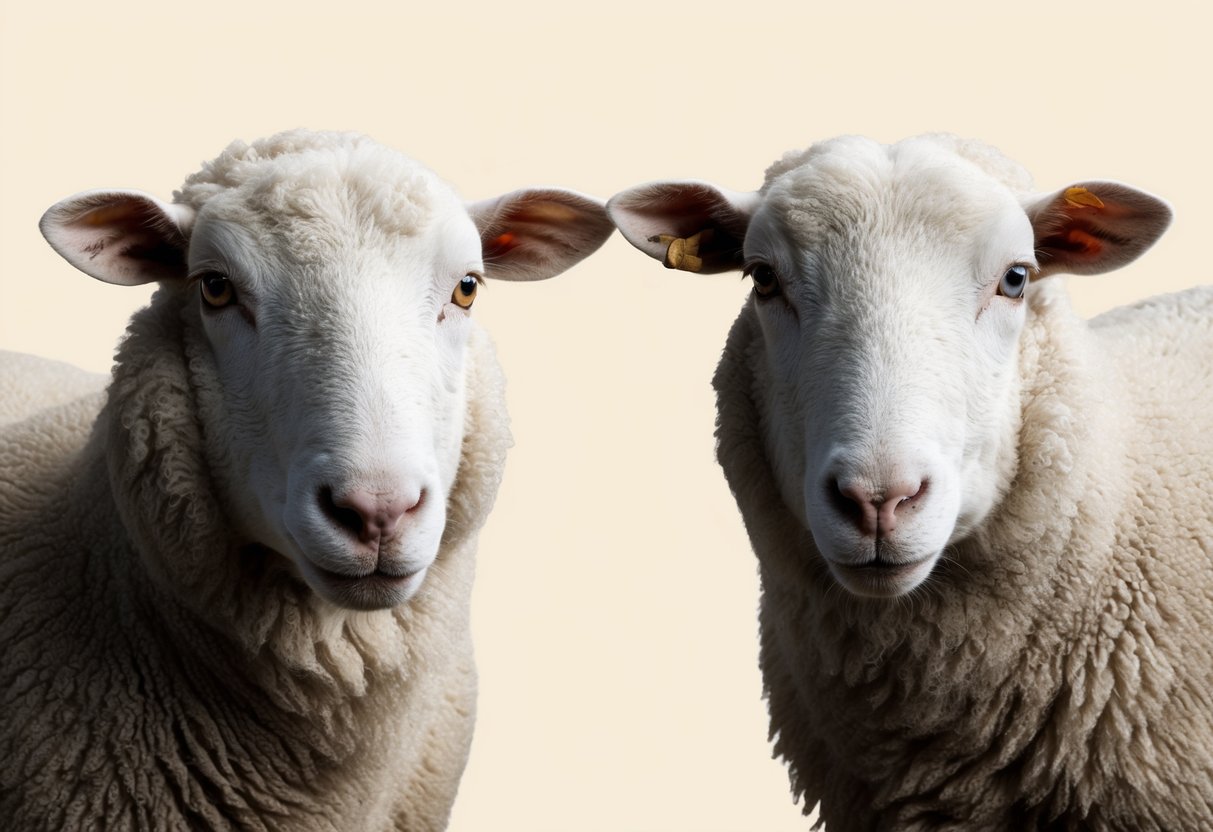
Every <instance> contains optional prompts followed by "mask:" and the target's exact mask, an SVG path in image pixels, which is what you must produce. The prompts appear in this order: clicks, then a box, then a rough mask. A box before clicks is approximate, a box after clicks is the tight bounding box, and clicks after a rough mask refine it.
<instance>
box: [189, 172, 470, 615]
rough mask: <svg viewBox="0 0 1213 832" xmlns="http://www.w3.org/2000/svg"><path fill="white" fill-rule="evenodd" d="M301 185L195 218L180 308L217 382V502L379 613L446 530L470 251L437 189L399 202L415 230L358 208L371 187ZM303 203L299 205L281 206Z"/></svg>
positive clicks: (213, 433) (325, 588)
mask: <svg viewBox="0 0 1213 832" xmlns="http://www.w3.org/2000/svg"><path fill="white" fill-rule="evenodd" d="M308 176H309V180H310V181H309V182H308V184H307V185H306V186H302V185H301V184H300V183H299V181H298V180H297V179H296V178H295V177H290V178H288V179H286V180H285V181H282V182H280V183H275V185H274V186H273V187H272V188H266V186H265V185H263V184H261V183H258V184H257V185H256V186H254V187H252V188H239V189H233V190H228V191H225V192H223V193H221V194H218V195H216V196H214V197H213V198H212V199H210V200H209V201H208V202H207V203H206V204H205V206H204V207H203V208H202V209H201V211H200V212H199V214H198V217H197V221H196V223H195V226H194V230H193V233H192V235H191V240H190V246H189V252H188V260H187V262H188V269H189V274H190V275H192V276H194V283H195V284H196V286H194V287H192V288H191V289H190V290H188V291H187V292H186V293H185V297H184V298H183V300H184V302H185V303H186V304H187V306H188V308H189V309H190V311H191V314H192V316H194V318H195V320H196V321H197V323H198V326H199V328H200V330H201V331H202V332H203V333H204V334H205V341H206V344H207V345H208V347H209V359H210V361H211V362H213V372H214V379H215V380H216V382H217V384H215V385H214V387H213V390H214V392H215V394H216V400H215V401H214V412H213V414H211V416H209V417H208V418H207V419H206V420H205V421H204V424H205V426H206V427H205V430H206V437H207V441H208V442H209V444H210V446H211V447H210V450H211V456H212V457H213V458H218V459H220V460H222V461H221V463H220V464H219V465H217V466H215V468H216V470H218V471H220V472H224V473H226V474H229V475H230V474H231V473H237V474H238V475H237V476H226V477H225V479H226V482H225V490H226V491H227V492H228V493H229V494H230V504H231V505H232V507H233V509H234V510H235V512H236V513H237V515H238V519H239V526H240V528H241V530H242V531H243V532H244V533H245V534H247V535H249V536H250V537H251V538H252V539H254V540H255V541H257V542H258V543H261V544H263V545H266V546H269V547H270V548H271V549H273V550H274V551H276V552H279V553H282V554H284V555H286V556H287V557H288V558H289V559H290V560H291V562H292V563H293V564H294V566H295V567H296V568H297V569H298V571H299V574H300V575H301V577H302V578H303V579H304V580H305V581H307V583H308V584H309V585H311V586H312V587H313V588H314V589H315V590H316V591H317V592H319V593H320V594H321V595H322V596H324V597H326V598H328V599H329V600H331V601H333V602H335V603H338V604H341V605H343V606H349V607H356V608H377V607H385V606H391V605H394V604H397V603H400V602H402V601H405V600H407V599H408V598H409V597H410V596H411V595H412V594H413V593H414V592H416V590H417V589H418V587H419V586H420V585H421V582H422V580H423V579H424V577H425V574H426V570H427V569H428V568H429V567H430V566H431V564H432V563H433V561H434V558H435V556H436V554H437V552H438V545H439V542H440V540H441V537H442V532H443V528H444V525H445V519H446V497H447V494H448V493H449V491H450V488H451V485H452V483H453V481H454V477H455V473H456V470H457V467H458V462H459V451H460V444H461V439H462V435H463V412H464V409H465V402H464V390H463V378H464V367H463V364H464V361H465V351H466V345H467V339H468V336H469V333H470V330H471V327H472V325H473V324H472V320H471V314H472V305H473V304H472V302H471V301H472V299H474V296H475V292H476V286H477V284H478V282H479V281H480V280H481V279H482V276H483V274H484V264H483V261H482V253H481V244H480V237H479V234H478V233H477V231H476V227H475V225H474V224H473V223H472V221H471V219H470V218H469V216H468V214H467V212H466V211H465V210H464V209H463V206H462V205H461V204H460V203H458V202H457V201H456V200H455V199H454V196H453V194H450V193H449V192H447V191H446V190H445V189H442V190H439V189H438V188H437V187H435V183H423V184H424V185H425V187H424V188H423V187H422V186H421V184H419V183H415V182H413V183H409V184H407V185H404V186H401V187H400V188H399V190H401V191H403V192H406V193H409V194H410V195H411V196H414V198H413V200H412V202H413V204H411V205H410V206H409V210H410V211H411V212H413V213H416V214H417V215H418V216H417V217H416V218H414V219H412V220H411V221H410V222H409V224H408V225H406V226H405V227H403V228H392V227H390V226H388V227H384V226H382V225H381V224H380V223H379V222H378V221H376V220H375V218H374V217H373V216H367V215H366V214H365V213H364V212H362V211H361V209H360V207H359V204H358V202H359V199H360V197H361V195H362V194H364V193H365V192H366V191H367V190H368V189H369V188H372V187H378V186H381V185H382V180H378V181H377V182H375V183H363V182H359V181H358V180H357V178H356V177H351V175H350V174H348V173H346V174H341V173H339V172H336V171H332V170H327V169H326V170H322V171H316V170H311V171H309V172H308ZM279 189H281V190H282V191H283V193H280V194H274V193H270V194H268V195H267V194H266V193H263V192H259V191H263V190H269V191H276V190H279ZM304 194H306V196H307V199H308V201H309V202H313V203H314V205H313V206H312V207H305V208H299V207H294V206H292V205H291V204H290V201H291V200H297V199H299V198H300V197H301V196H302V195H304ZM416 194H423V195H424V196H425V197H426V199H425V201H424V202H422V201H421V200H420V199H417V198H416V196H415V195H416ZM283 199H285V200H286V201H285V202H284V203H283V204H274V203H275V202H279V201H280V200H283ZM369 199H370V202H369V204H372V205H375V206H377V207H381V205H382V202H381V199H382V197H381V196H372V197H370V198H369ZM360 214H361V215H360Z"/></svg>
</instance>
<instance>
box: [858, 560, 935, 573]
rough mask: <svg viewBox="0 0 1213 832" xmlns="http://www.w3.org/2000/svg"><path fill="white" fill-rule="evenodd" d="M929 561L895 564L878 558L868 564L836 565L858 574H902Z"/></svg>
mask: <svg viewBox="0 0 1213 832" xmlns="http://www.w3.org/2000/svg"><path fill="white" fill-rule="evenodd" d="M928 560H930V558H919V559H918V560H911V561H904V562H893V561H889V560H880V559H879V558H877V559H875V560H870V561H868V562H867V563H835V564H834V565H835V566H840V567H842V568H843V569H853V570H855V571H857V572H867V571H872V572H890V573H896V572H900V571H909V570H911V569H913V568H914V567H917V566H919V565H921V564H923V563H925V562H926V561H928Z"/></svg>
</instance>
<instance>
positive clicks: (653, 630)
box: [0, 0, 1213, 832]
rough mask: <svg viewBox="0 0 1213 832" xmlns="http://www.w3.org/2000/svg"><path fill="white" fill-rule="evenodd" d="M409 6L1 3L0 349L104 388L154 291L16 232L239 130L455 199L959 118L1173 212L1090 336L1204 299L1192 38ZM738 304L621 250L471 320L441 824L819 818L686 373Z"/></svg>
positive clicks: (139, 180)
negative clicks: (472, 467)
mask: <svg viewBox="0 0 1213 832" xmlns="http://www.w3.org/2000/svg"><path fill="white" fill-rule="evenodd" d="M431 5H433V6H437V4H425V6H426V8H425V9H423V8H420V7H418V8H409V6H408V4H401V3H391V4H388V3H384V4H382V5H380V4H378V3H364V2H359V0H345V1H344V2H341V3H336V4H332V5H330V6H329V7H327V8H325V9H324V10H323V11H309V10H308V7H307V6H306V4H297V3H292V4H281V5H278V6H271V5H269V4H263V3H257V2H253V0H243V2H228V1H227V0H221V1H220V2H207V3H164V2H163V1H162V0H157V1H156V2H146V3H125V4H123V3H119V4H108V3H87V4H86V3H80V2H70V3H66V4H65V3H31V2H29V0H20V2H14V0H0V9H2V12H0V127H2V129H0V252H2V256H3V267H2V271H0V288H2V292H0V348H9V349H19V350H25V351H29V352H35V353H40V354H43V355H48V356H54V357H57V358H62V359H66V360H69V361H72V362H75V363H77V364H80V365H82V366H85V367H88V368H90V369H94V370H99V371H100V370H104V369H105V368H106V367H107V366H108V362H109V357H110V355H111V350H112V348H113V345H114V343H115V341H116V339H117V338H118V335H119V334H120V332H121V331H122V328H123V324H124V321H125V320H126V318H127V316H128V315H129V314H130V312H131V311H132V310H133V309H135V308H136V307H138V306H139V305H141V304H142V303H144V302H145V300H146V298H147V295H148V292H147V291H145V290H143V289H121V288H117V287H113V286H108V285H103V284H101V283H98V282H95V281H92V280H90V279H88V278H87V277H85V276H84V275H82V274H79V273H77V272H75V271H73V270H72V269H71V268H70V267H69V266H68V265H67V264H66V263H64V262H62V261H60V260H59V259H58V258H57V257H56V256H55V255H54V254H53V253H52V252H51V251H50V249H49V248H48V247H47V246H46V245H45V244H44V243H43V242H42V240H41V238H40V237H39V235H38V232H37V228H36V224H37V220H38V217H39V216H40V214H41V213H42V211H43V210H44V209H45V208H46V207H48V206H49V205H51V204H52V203H53V202H55V201H56V200H58V199H60V198H62V197H64V196H66V195H68V194H71V193H73V192H75V191H78V190H82V189H85V188H92V187H103V186H129V187H138V188H142V189H145V190H148V191H151V192H153V193H156V194H158V195H160V196H162V197H168V196H169V194H170V193H171V191H172V190H173V189H174V188H175V187H176V186H177V185H178V184H179V183H180V182H181V180H182V179H183V178H184V176H185V175H186V174H188V173H190V172H191V171H193V170H194V169H195V168H196V167H197V165H198V164H199V163H200V162H201V161H202V160H204V159H208V158H211V157H212V156H214V155H215V154H217V153H218V152H219V151H220V150H221V149H222V148H223V147H224V145H225V144H226V143H227V142H228V141H230V140H231V139H233V138H237V137H240V138H245V139H252V138H256V137H258V136H262V135H265V134H268V133H271V132H274V131H276V130H279V129H282V128H286V127H295V126H308V127H325V128H343V129H357V130H362V131H365V132H368V133H370V134H371V135H373V136H375V137H376V138H378V139H379V140H380V141H382V142H384V143H386V144H390V145H392V146H395V147H397V148H400V149H402V150H404V151H406V152H408V153H410V154H412V155H414V156H416V157H417V158H419V159H421V160H423V161H424V162H426V163H428V164H429V165H430V166H431V167H433V168H434V169H435V170H437V171H438V172H439V173H440V174H441V175H443V176H445V177H446V178H447V179H449V180H450V181H451V182H452V183H453V184H454V185H455V186H456V187H457V188H458V189H459V190H460V191H461V192H462V193H463V194H464V195H465V196H466V197H468V198H480V197H485V196H489V195H493V194H496V193H499V192H503V191H506V190H510V189H512V188H515V187H518V186H522V185H527V184H560V185H566V186H570V187H575V188H578V189H580V190H583V191H585V192H587V193H590V194H595V195H598V196H600V197H604V198H605V197H608V196H610V195H611V194H613V193H614V192H616V191H618V190H620V189H622V188H624V187H627V186H630V185H633V184H636V183H639V182H642V181H645V180H649V179H655V178H666V177H694V178H704V179H710V180H713V181H716V182H718V183H720V184H722V185H726V186H729V187H733V188H738V189H749V188H753V187H756V186H757V185H758V184H759V183H760V181H761V173H762V170H763V169H764V167H765V166H766V165H767V164H768V163H769V162H771V161H772V160H773V159H775V158H776V157H777V156H778V155H779V154H780V153H782V152H783V151H784V150H787V149H790V148H794V147H801V146H803V145H805V144H807V143H809V142H811V141H813V140H815V139H818V138H824V137H827V136H830V135H833V134H837V133H842V132H849V133H850V132H853V133H865V134H868V135H871V136H873V137H876V138H878V139H881V140H886V141H890V140H895V139H897V138H900V137H903V136H906V135H910V134H913V133H917V132H922V131H927V130H949V131H953V132H957V133H960V134H962V135H966V136H976V137H980V138H983V139H985V140H987V141H989V142H991V143H993V144H996V145H998V146H1000V147H1001V148H1003V150H1005V151H1006V152H1007V153H1008V154H1010V155H1012V156H1013V157H1015V158H1017V159H1019V160H1020V161H1022V162H1023V163H1025V164H1026V165H1027V166H1028V167H1029V168H1030V169H1031V170H1032V171H1033V172H1034V173H1035V175H1036V178H1037V182H1038V183H1039V184H1040V186H1041V187H1042V188H1050V189H1052V188H1055V187H1059V186H1061V185H1063V184H1066V183H1067V182H1068V181H1070V180H1072V179H1076V178H1080V177H1105V178H1118V179H1123V180H1125V181H1127V182H1130V183H1133V184H1135V185H1138V186H1141V187H1144V188H1147V189H1149V190H1152V191H1154V192H1156V193H1158V194H1160V195H1162V196H1164V197H1166V198H1168V199H1170V200H1171V201H1172V203H1173V204H1174V206H1175V208H1176V212H1177V220H1176V222H1175V225H1174V227H1173V228H1172V230H1171V232H1170V233H1169V234H1168V235H1167V237H1165V238H1164V240H1163V241H1162V242H1161V243H1160V244H1159V245H1158V247H1157V248H1156V249H1155V250H1154V251H1152V252H1150V253H1149V254H1148V255H1147V257H1146V258H1145V259H1144V260H1143V261H1142V262H1140V263H1138V264H1136V265H1134V266H1133V267H1130V268H1128V269H1125V270H1123V271H1121V272H1118V273H1116V274H1115V275H1111V276H1106V277H1100V278H1086V279H1074V280H1073V281H1072V290H1073V293H1074V295H1075V296H1076V298H1077V299H1078V305H1079V307H1080V309H1081V310H1082V311H1083V312H1084V313H1087V314H1090V313H1095V312H1097V311H1099V310H1102V309H1106V308H1108V307H1110V306H1113V305H1115V304H1118V303H1122V302H1125V301H1128V300H1131V299H1133V298H1138V297H1142V296H1145V295H1148V294H1152V293H1155V292H1161V291H1170V290H1175V289H1179V288H1183V287H1186V286H1190V285H1193V284H1195V283H1199V282H1201V281H1206V280H1209V279H1210V271H1211V270H1210V268H1209V266H1208V262H1207V260H1208V256H1207V253H1206V250H1205V249H1204V243H1206V242H1207V241H1208V240H1209V236H1210V229H1211V228H1213V209H1211V207H1210V204H1211V192H1213V177H1211V176H1210V173H1209V162H1208V159H1209V144H1210V142H1209V135H1208V133H1207V131H1206V128H1207V122H1208V118H1207V114H1208V109H1209V103H1208V102H1209V99H1210V93H1209V82H1210V80H1211V70H1213V58H1211V57H1210V55H1211V53H1213V50H1211V49H1210V46H1209V40H1208V36H1209V31H1210V29H1209V23H1210V20H1209V18H1208V16H1207V15H1202V17H1201V18H1199V19H1198V18H1196V17H1195V16H1193V14H1192V13H1189V12H1181V11H1176V10H1168V4H1166V3H1159V2H1154V3H1134V4H1132V5H1128V4H1118V3H1112V2H1099V3H1087V2H1069V3H1062V2H1057V0H1049V2H1045V3H1038V2H1014V3H998V4H988V9H987V8H986V6H985V5H982V6H980V7H979V6H978V4H974V3H968V2H964V3H950V4H940V3H930V2H919V3H912V4H911V3H906V4H898V5H897V6H893V5H889V6H884V5H879V4H872V3H857V2H850V3H832V4H829V5H830V6H837V7H845V8H842V9H841V10H840V9H839V8H828V7H826V4H812V3H806V2H797V3H788V4H787V5H774V4H767V3H763V2H754V0H747V2H739V3H732V4H729V5H727V6H726V5H709V4H702V5H694V6H690V5H688V6H671V5H666V4H659V3H652V2H643V3H636V2H630V1H628V2H612V3H604V4H600V5H594V6H592V7H583V6H580V5H579V4H574V3H570V2H552V3H536V2H532V0H517V2H510V3H506V2H499V3H474V4H461V5H456V4H447V5H444V6H443V8H442V9H441V10H434V9H433V8H430V7H431ZM1188 6H1189V7H1190V8H1191V7H1195V6H1196V4H1188ZM1176 8H1178V7H1176ZM746 292H747V288H746V286H745V285H744V284H743V282H742V281H741V280H740V279H739V278H738V277H736V276H731V275H725V276H717V277H695V276H692V275H685V274H675V273H667V272H664V271H663V270H662V269H661V268H660V266H659V265H658V264H656V263H655V262H653V261H649V260H647V259H646V258H644V257H643V256H641V255H640V254H639V253H638V252H636V251H634V250H633V249H631V248H630V247H629V246H628V245H627V244H626V243H625V242H624V241H623V239H622V238H620V237H618V236H616V237H614V238H613V239H611V240H610V241H609V242H608V243H607V245H606V246H605V248H604V249H603V250H602V251H601V252H600V253H599V254H598V255H597V256H596V257H595V258H593V259H591V260H589V261H587V262H586V263H584V264H583V265H582V266H580V267H578V268H577V269H576V270H574V271H573V272H571V273H569V274H567V275H565V276H562V277H560V278H557V279H556V280H554V281H551V282H548V283H541V284H533V285H507V284H495V285H491V286H489V287H488V289H487V291H485V292H484V293H483V294H482V295H481V297H480V299H479V300H478V301H477V304H476V314H477V315H478V316H479V317H480V319H481V321H482V322H483V323H484V324H485V325H486V326H487V327H488V328H489V330H490V331H491V332H492V333H493V335H494V336H495V338H496V340H497V344H498V349H499V353H500V355H501V358H502V361H503V363H504V364H505V367H506V372H507V375H508V377H509V379H510V383H511V386H510V404H511V410H512V413H513V419H514V428H515V435H516V438H517V446H516V448H515V449H514V451H513V454H512V456H511V458H510V462H509V468H508V471H507V476H506V481H505V485H504V488H503V491H502V494H501V498H500V501H499V503H498V506H497V510H496V512H495V514H494V515H493V518H492V519H491V521H490V523H489V526H488V528H487V530H486V531H485V534H484V536H483V539H482V545H481V552H480V572H479V577H478V584H477V589H476V598H475V612H474V619H475V620H474V625H475V630H476V640H477V646H478V653H479V663H480V668H481V673H482V688H481V698H480V722H479V727H478V733H477V736H476V740H475V744H474V747H473V753H472V759H471V763H470V765H469V768H468V771H467V775H466V778H465V780H464V784H463V790H462V792H461V797H460V800H459V802H458V804H457V806H456V810H455V816H454V821H453V824H452V828H453V829H455V830H464V831H465V832H466V830H472V831H473V832H476V830H487V829H493V830H499V829H500V830H574V829H575V830H790V829H803V828H805V827H806V825H807V824H806V823H805V822H804V821H803V820H802V819H801V818H800V816H799V813H798V810H797V808H796V807H793V806H792V804H791V802H790V799H789V796H788V788H787V781H786V778H785V775H784V772H783V769H782V766H781V765H780V764H778V763H776V762H774V761H772V760H770V759H769V757H770V753H769V746H768V744H767V742H766V736H765V735H766V722H765V720H766V715H765V709H764V706H763V703H762V701H761V699H760V692H761V683H760V680H759V676H758V672H757V669H756V636H755V621H754V618H755V609H756V605H757V597H758V592H757V581H756V577H755V567H754V563H753V557H752V555H751V554H750V551H749V546H748V544H747V542H746V539H745V536H744V533H743V531H742V528H741V523H740V521H739V518H738V516H737V513H736V510H735V508H734V506H733V503H732V500H731V498H730V496H729V494H728V491H727V489H726V488H725V485H724V482H723V478H722V477H721V475H720V473H719V472H718V470H717V468H716V466H715V463H714V461H713V457H712V437H711V433H712V420H713V402H712V396H711V392H710V388H709V383H708V382H709V378H710V376H711V372H712V369H713V366H714V364H715V361H716V357H717V355H718V352H719V350H720V348H721V346H722V344H723V342H724V336H725V332H726V330H727V327H728V326H729V323H730V321H731V320H732V318H733V317H734V315H735V314H736V312H737V309H738V307H739V306H740V304H741V302H742V298H743V297H744V296H745V294H746ZM2 474H3V472H0V475H2Z"/></svg>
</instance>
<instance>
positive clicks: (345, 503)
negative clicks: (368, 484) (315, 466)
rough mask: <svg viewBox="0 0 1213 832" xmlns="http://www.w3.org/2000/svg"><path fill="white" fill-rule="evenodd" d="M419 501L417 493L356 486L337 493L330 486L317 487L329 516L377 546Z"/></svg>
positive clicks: (392, 533)
mask: <svg viewBox="0 0 1213 832" xmlns="http://www.w3.org/2000/svg"><path fill="white" fill-rule="evenodd" d="M420 504H421V494H420V493H418V494H417V495H416V496H408V497H405V496H400V495H396V494H376V493H374V492H371V491H367V490H365V489H360V488H355V489H351V490H349V491H346V492H344V493H342V494H340V495H335V494H333V491H332V489H330V488H324V489H321V491H320V505H321V506H322V507H323V508H324V510H325V513H326V514H327V515H328V516H329V519H331V520H332V521H333V522H334V523H335V524H337V525H338V526H340V527H341V528H343V529H345V530H346V531H348V532H349V533H350V534H352V535H353V536H354V537H356V538H358V540H359V542H361V543H366V544H368V545H370V544H373V545H376V546H377V545H378V544H380V543H382V542H386V541H388V540H391V539H392V538H394V537H395V536H396V535H397V533H398V532H399V531H400V525H401V521H402V520H403V519H404V516H405V515H406V514H408V513H409V512H410V511H412V510H413V509H415V508H417V506H419V505H420Z"/></svg>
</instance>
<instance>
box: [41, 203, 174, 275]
mask: <svg viewBox="0 0 1213 832" xmlns="http://www.w3.org/2000/svg"><path fill="white" fill-rule="evenodd" d="M192 217H193V213H192V211H190V210H189V209H188V208H186V207H184V206H177V205H165V204H163V203H161V202H159V201H158V200H157V199H155V198H154V197H152V196H149V195H147V194H143V193H140V192H137V191H95V192H88V193H85V194H80V195H77V196H75V197H72V198H69V199H66V200H63V201H62V202H60V203H58V204H57V205H55V206H53V207H52V208H51V209H50V210H48V211H47V212H46V214H45V215H43V217H42V223H41V228H42V233H43V234H44V235H45V236H46V239H47V241H48V242H49V243H50V244H51V246H52V247H54V249H55V250H56V251H58V252H59V253H60V254H61V255H63V257H64V258H65V259H67V261H68V262H69V263H71V264H72V265H73V266H75V267H76V268H78V269H80V270H81V271H83V272H84V273H85V274H89V275H92V276H93V277H95V278H97V279H98V280H104V281H106V282H107V283H116V284H118V285H124V286H135V285H138V284H141V283H147V282H149V281H152V280H171V279H176V278H180V277H184V275H185V271H186V264H185V251H186V247H187V244H188V228H189V224H190V221H191V220H192Z"/></svg>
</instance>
